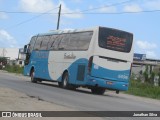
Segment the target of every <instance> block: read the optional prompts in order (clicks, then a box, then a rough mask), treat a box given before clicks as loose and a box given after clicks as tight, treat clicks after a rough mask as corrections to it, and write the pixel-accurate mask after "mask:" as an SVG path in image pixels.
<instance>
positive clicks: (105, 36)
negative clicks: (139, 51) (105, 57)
mask: <svg viewBox="0 0 160 120" xmlns="http://www.w3.org/2000/svg"><path fill="white" fill-rule="evenodd" d="M132 41H133V35H132V34H130V33H127V32H124V31H119V30H115V29H109V28H100V29H99V46H100V47H102V48H106V49H110V50H115V51H120V52H130V50H131V47H132Z"/></svg>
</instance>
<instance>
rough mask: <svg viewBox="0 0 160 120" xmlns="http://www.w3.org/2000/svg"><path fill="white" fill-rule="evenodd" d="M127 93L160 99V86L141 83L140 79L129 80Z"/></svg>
mask: <svg viewBox="0 0 160 120" xmlns="http://www.w3.org/2000/svg"><path fill="white" fill-rule="evenodd" d="M126 93H128V94H132V95H137V96H143V97H149V98H154V99H160V87H158V86H153V85H152V84H150V83H141V82H140V81H135V80H131V81H130V86H129V89H128V91H127V92H126Z"/></svg>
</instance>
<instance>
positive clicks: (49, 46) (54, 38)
mask: <svg viewBox="0 0 160 120" xmlns="http://www.w3.org/2000/svg"><path fill="white" fill-rule="evenodd" d="M57 37H58V35H52V36H51V37H50V41H49V42H48V47H47V48H48V50H50V49H53V45H54V42H55V40H56V38H57Z"/></svg>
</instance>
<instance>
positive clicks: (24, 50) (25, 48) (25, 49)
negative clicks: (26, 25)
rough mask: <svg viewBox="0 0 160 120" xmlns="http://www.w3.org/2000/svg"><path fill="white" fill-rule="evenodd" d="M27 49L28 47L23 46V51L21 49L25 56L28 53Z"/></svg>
mask: <svg viewBox="0 0 160 120" xmlns="http://www.w3.org/2000/svg"><path fill="white" fill-rule="evenodd" d="M27 47H28V46H27V45H25V46H24V49H23V52H24V53H25V54H27V51H28V50H27Z"/></svg>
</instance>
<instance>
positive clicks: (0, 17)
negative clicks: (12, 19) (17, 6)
mask: <svg viewBox="0 0 160 120" xmlns="http://www.w3.org/2000/svg"><path fill="white" fill-rule="evenodd" d="M7 18H8V16H7V14H5V13H3V12H0V19H7Z"/></svg>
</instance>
